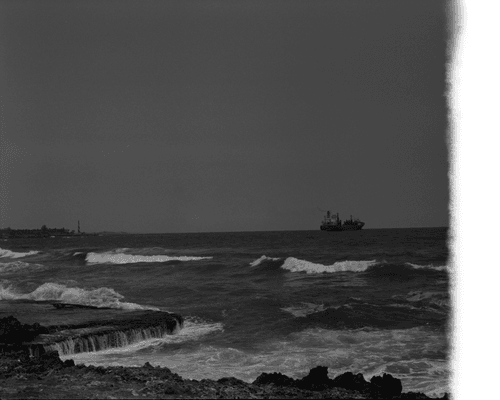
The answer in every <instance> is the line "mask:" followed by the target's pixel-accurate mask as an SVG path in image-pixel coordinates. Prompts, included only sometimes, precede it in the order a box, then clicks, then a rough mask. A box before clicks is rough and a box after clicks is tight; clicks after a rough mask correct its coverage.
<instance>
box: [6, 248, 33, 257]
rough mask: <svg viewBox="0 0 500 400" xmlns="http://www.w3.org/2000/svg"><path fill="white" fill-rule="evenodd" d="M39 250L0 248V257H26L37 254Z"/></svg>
mask: <svg viewBox="0 0 500 400" xmlns="http://www.w3.org/2000/svg"><path fill="white" fill-rule="evenodd" d="M38 253H39V251H36V250H32V251H28V252H25V253H23V252H16V251H12V250H7V249H2V248H0V257H9V258H20V257H27V256H32V255H34V254H38Z"/></svg>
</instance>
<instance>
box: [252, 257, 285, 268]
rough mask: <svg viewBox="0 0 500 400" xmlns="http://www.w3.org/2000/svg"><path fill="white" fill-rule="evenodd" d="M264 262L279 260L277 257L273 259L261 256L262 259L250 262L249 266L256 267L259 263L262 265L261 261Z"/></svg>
mask: <svg viewBox="0 0 500 400" xmlns="http://www.w3.org/2000/svg"><path fill="white" fill-rule="evenodd" d="M266 260H271V261H278V260H279V258H277V257H274V258H273V257H267V256H262V257H260V258H258V259H257V260H255V261H252V262H251V263H250V265H251V266H252V267H256V266H257V265H260V263H262V262H263V261H266Z"/></svg>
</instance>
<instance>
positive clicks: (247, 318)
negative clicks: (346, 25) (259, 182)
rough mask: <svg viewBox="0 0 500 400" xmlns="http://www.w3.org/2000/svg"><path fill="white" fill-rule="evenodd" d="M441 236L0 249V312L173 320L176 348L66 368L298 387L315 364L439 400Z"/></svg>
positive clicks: (76, 242) (445, 331) (98, 355)
mask: <svg viewBox="0 0 500 400" xmlns="http://www.w3.org/2000/svg"><path fill="white" fill-rule="evenodd" d="M447 240H448V230H447V229H446V228H419V229H371V230H362V231H354V232H323V231H319V230H318V231H287V232H236V233H188V234H149V235H146V234H143V235H112V236H89V237H68V238H46V239H4V240H1V241H0V301H1V300H6V299H20V298H28V299H34V300H63V301H66V302H71V303H78V304H86V305H94V306H101V307H116V308H123V309H141V308H145V309H159V310H165V311H170V312H176V313H179V314H181V315H182V316H183V317H185V325H184V328H183V329H182V330H181V331H180V332H179V333H178V334H176V335H167V336H165V337H164V338H161V339H151V340H148V341H143V342H138V343H134V344H133V345H130V346H127V347H124V348H119V349H108V350H104V351H100V352H93V353H80V354H75V355H71V356H68V357H67V358H72V359H74V360H75V362H77V363H85V364H93V365H124V366H139V365H143V364H144V363H145V362H146V361H148V362H150V363H151V364H152V365H155V366H156V365H160V366H166V367H168V368H170V369H171V370H172V371H173V372H176V373H178V374H180V375H181V376H183V377H184V378H191V379H203V378H212V379H219V378H221V377H224V376H234V377H236V378H239V379H242V380H245V381H248V382H250V381H253V380H254V379H255V378H256V377H257V376H258V375H259V374H260V373H262V372H282V373H284V374H287V375H289V376H292V377H295V378H298V377H302V376H304V375H305V374H306V373H307V372H308V371H309V369H310V368H312V367H315V366H317V365H323V366H327V367H329V374H330V377H334V376H336V375H338V374H340V373H342V372H345V371H351V372H354V373H358V372H361V373H363V374H364V376H365V378H367V379H369V378H370V377H371V376H373V375H379V374H382V373H390V374H392V375H393V376H395V377H397V378H399V379H401V380H402V384H403V390H404V391H418V392H423V393H426V394H427V395H429V396H438V395H442V394H443V393H444V392H447V391H448V392H449V387H448V385H449V375H450V369H449V360H448V358H449V351H450V342H449V340H450V334H451V332H450V327H449V317H450V313H451V309H450V293H449V289H450V274H452V272H453V271H452V268H453V267H452V266H451V265H450V263H449V252H448V246H447Z"/></svg>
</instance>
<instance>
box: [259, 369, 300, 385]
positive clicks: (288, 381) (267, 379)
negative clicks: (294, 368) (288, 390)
mask: <svg viewBox="0 0 500 400" xmlns="http://www.w3.org/2000/svg"><path fill="white" fill-rule="evenodd" d="M253 384H254V385H258V386H265V385H275V386H295V379H293V378H290V377H288V376H286V375H283V374H281V373H279V372H273V373H271V374H268V373H265V372H264V373H262V374H260V375H259V376H258V377H257V379H255V380H254V381H253Z"/></svg>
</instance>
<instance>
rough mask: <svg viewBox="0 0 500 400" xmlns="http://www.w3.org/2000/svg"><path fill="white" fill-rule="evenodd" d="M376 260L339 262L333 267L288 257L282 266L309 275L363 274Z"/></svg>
mask: <svg viewBox="0 0 500 400" xmlns="http://www.w3.org/2000/svg"><path fill="white" fill-rule="evenodd" d="M376 263H377V262H376V261H375V260H371V261H354V260H352V261H347V260H346V261H337V262H335V263H333V264H332V265H323V264H316V263H312V262H310V261H306V260H300V259H298V258H294V257H288V258H287V259H286V260H285V262H284V264H283V265H282V266H281V268H283V269H287V270H289V271H292V272H306V273H308V274H320V273H323V272H327V273H333V272H363V271H366V270H367V269H368V267H370V266H372V265H374V264H376Z"/></svg>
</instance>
